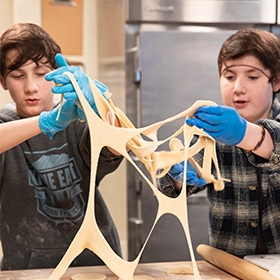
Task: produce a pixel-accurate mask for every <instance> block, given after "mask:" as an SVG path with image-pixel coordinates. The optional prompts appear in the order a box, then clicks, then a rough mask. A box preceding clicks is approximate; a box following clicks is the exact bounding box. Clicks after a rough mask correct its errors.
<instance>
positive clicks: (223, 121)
mask: <svg viewBox="0 0 280 280" xmlns="http://www.w3.org/2000/svg"><path fill="white" fill-rule="evenodd" d="M186 123H187V124H188V125H191V126H193V125H195V126H197V127H198V128H202V129H203V130H204V131H205V132H206V133H208V134H209V135H210V136H212V137H213V138H214V139H216V140H218V141H220V142H223V143H225V144H229V145H233V146H235V145H237V144H238V143H240V142H241V141H242V139H243V138H244V135H245V132H246V127H247V122H246V120H245V119H244V118H242V117H241V116H240V115H239V114H238V113H237V111H236V110H235V109H234V108H232V107H227V106H201V107H199V108H198V109H197V111H196V112H195V114H194V117H193V118H190V119H187V120H186Z"/></svg>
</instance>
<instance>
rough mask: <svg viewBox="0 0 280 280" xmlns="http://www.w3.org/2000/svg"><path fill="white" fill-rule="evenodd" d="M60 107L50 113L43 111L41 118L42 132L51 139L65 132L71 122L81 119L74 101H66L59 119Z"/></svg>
mask: <svg viewBox="0 0 280 280" xmlns="http://www.w3.org/2000/svg"><path fill="white" fill-rule="evenodd" d="M59 108H60V106H59V105H58V106H56V107H55V108H54V109H52V110H51V111H49V112H46V111H43V112H42V113H41V114H40V116H39V121H38V122H39V126H40V128H41V130H42V132H43V133H44V134H46V135H48V136H49V137H50V139H52V138H53V136H54V135H55V134H56V133H57V132H59V131H62V130H64V129H65V128H66V127H67V126H68V125H69V124H70V123H71V122H73V121H75V120H77V119H78V118H79V116H78V112H77V105H76V104H75V102H74V101H73V100H71V99H70V100H65V101H64V102H63V106H62V108H61V112H60V115H59V118H58V119H57V115H58V112H59Z"/></svg>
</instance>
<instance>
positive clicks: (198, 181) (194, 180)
mask: <svg viewBox="0 0 280 280" xmlns="http://www.w3.org/2000/svg"><path fill="white" fill-rule="evenodd" d="M184 165H185V164H184V162H181V163H178V164H174V165H173V166H172V167H171V168H170V170H169V174H170V176H171V177H172V179H173V180H175V181H180V182H183V177H184ZM186 177H187V179H186V180H187V182H186V183H187V185H191V186H196V187H203V186H205V185H206V181H205V180H204V179H202V178H199V177H198V175H197V172H196V170H195V168H194V167H193V166H192V165H191V164H190V163H189V162H188V164H187V174H186Z"/></svg>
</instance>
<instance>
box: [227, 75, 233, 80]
mask: <svg viewBox="0 0 280 280" xmlns="http://www.w3.org/2000/svg"><path fill="white" fill-rule="evenodd" d="M225 78H226V79H227V80H229V81H231V80H233V78H234V77H233V75H225Z"/></svg>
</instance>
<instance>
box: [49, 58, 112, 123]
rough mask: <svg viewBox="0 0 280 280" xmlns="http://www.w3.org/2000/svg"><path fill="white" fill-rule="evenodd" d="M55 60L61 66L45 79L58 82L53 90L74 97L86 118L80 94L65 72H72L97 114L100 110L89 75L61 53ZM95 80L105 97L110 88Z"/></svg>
mask: <svg viewBox="0 0 280 280" xmlns="http://www.w3.org/2000/svg"><path fill="white" fill-rule="evenodd" d="M55 62H56V64H57V66H58V67H59V68H58V69H56V70H54V71H52V72H50V73H48V74H47V75H46V76H45V79H46V80H47V81H54V82H55V83H56V84H57V85H56V86H54V87H53V88H52V92H53V93H55V94H64V98H65V99H74V100H75V102H76V104H77V106H78V108H79V109H78V114H79V117H80V118H82V119H83V120H86V117H85V115H84V112H83V110H82V107H81V104H80V102H79V100H78V95H77V93H76V91H75V89H74V87H73V85H72V83H71V81H70V78H69V77H68V76H66V75H64V74H63V73H64V72H70V73H72V74H73V75H74V77H75V79H76V81H77V83H78V85H79V87H80V89H81V90H82V92H83V94H84V96H85V98H86V99H87V101H88V102H89V104H90V106H91V108H92V109H93V110H94V111H95V113H96V114H98V110H97V108H96V105H95V102H94V98H93V95H92V91H91V88H90V84H89V81H88V77H87V76H86V74H85V73H84V72H83V70H82V69H81V68H80V67H78V66H69V65H68V64H67V62H66V60H65V58H64V57H63V56H62V55H61V54H60V53H58V54H57V55H56V56H55ZM93 82H94V83H95V85H96V86H97V88H98V89H99V91H100V92H101V93H102V95H103V96H104V97H105V95H104V93H105V92H107V91H109V90H108V88H107V87H106V86H105V85H104V84H102V83H101V82H99V81H97V80H94V81H93ZM98 115H99V114H98Z"/></svg>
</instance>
